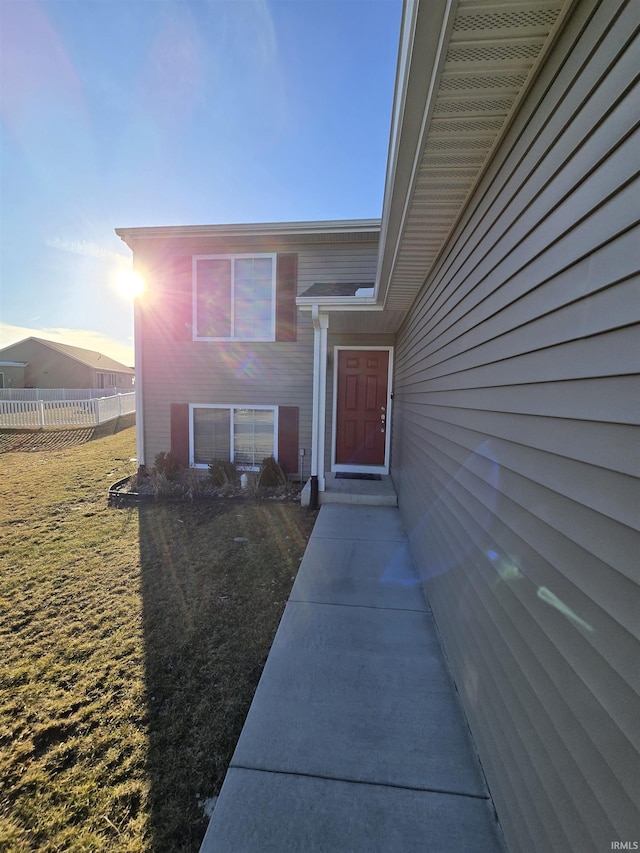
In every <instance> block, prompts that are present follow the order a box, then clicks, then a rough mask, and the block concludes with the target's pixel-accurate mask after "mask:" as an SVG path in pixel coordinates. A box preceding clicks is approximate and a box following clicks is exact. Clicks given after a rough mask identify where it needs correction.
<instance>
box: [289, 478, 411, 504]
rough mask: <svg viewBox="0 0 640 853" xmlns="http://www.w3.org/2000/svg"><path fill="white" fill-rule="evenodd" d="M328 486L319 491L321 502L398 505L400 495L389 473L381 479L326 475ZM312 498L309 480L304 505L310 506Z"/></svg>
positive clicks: (303, 500)
mask: <svg viewBox="0 0 640 853" xmlns="http://www.w3.org/2000/svg"><path fill="white" fill-rule="evenodd" d="M325 481H326V488H325V490H324V491H323V492H319V494H318V498H319V503H320V505H321V506H322V505H323V504H350V505H352V506H356V505H357V506H397V505H398V496H397V495H396V490H395V488H394V486H393V481H392V480H391V477H390V476H389V475H388V474H383V475H381V479H380V480H342V479H336V475H335V474H327V475H326V477H325ZM310 500H311V480H308V481H307V483H306V485H305V487H304V489H303V490H302V493H301V495H300V502H301V504H302V506H309V502H310Z"/></svg>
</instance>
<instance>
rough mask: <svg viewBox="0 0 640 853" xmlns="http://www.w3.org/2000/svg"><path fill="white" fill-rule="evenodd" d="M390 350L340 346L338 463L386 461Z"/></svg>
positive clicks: (351, 463)
mask: <svg viewBox="0 0 640 853" xmlns="http://www.w3.org/2000/svg"><path fill="white" fill-rule="evenodd" d="M388 376H389V351H388V350H338V389H337V394H338V399H337V417H336V464H338V465H341V464H342V465H384V462H385V446H386V437H387V436H386V431H387V382H388Z"/></svg>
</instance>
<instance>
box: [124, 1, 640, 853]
mask: <svg viewBox="0 0 640 853" xmlns="http://www.w3.org/2000/svg"><path fill="white" fill-rule="evenodd" d="M639 10H640V7H639V6H638V4H637V3H633V2H621V1H620V0H600V2H598V0H577V2H563V0H557V2H546V0H539V2H534V0H531V2H528V0H523V2H512V3H508V2H497V3H482V4H481V3H477V2H471V0H467V1H466V2H463V0H460V2H459V3H453V4H451V3H447V2H444V0H442V2H441V0H430V2H424V0H423V2H418V1H417V0H409V2H407V3H406V5H405V9H404V16H403V25H402V33H401V44H400V56H399V64H398V75H397V86H396V96H395V103H394V111H393V124H392V132H391V144H390V149H389V162H388V170H387V180H386V190H385V201H384V208H383V215H382V221H381V223H376V222H344V223H339V222H338V223H335V222H334V223H296V224H284V225H256V226H249V225H245V226H235V227H221V226H214V227H202V228H199V227H194V228H137V229H122V230H119V231H118V233H119V234H120V236H121V237H122V238H123V239H124V240H125V241H126V242H127V243H128V244H129V245H130V246H131V247H132V249H133V250H134V257H135V262H136V264H137V266H138V267H139V268H140V269H141V270H142V271H143V272H144V273H145V274H146V276H147V277H148V279H149V287H148V295H147V296H145V297H144V299H143V300H142V301H141V302H140V303H139V304H138V306H137V315H136V335H137V347H138V350H137V358H138V362H137V366H138V369H139V370H140V379H141V382H140V383H139V385H140V386H141V387H139V389H138V390H139V392H140V393H141V395H142V405H140V401H139V405H138V411H139V412H142V413H143V418H144V427H143V430H141V431H140V433H139V441H140V445H139V453H140V459H141V461H146V462H147V463H148V464H152V463H153V459H154V454H155V453H157V452H159V451H161V450H169V449H172V450H174V452H176V453H177V454H178V455H179V456H180V457H181V458H182V459H183V460H184V461H186V462H188V463H189V464H193V465H205V464H206V461H207V460H208V459H209V458H210V457H211V456H212V455H218V454H220V455H222V456H224V457H225V458H235V459H236V461H238V462H240V463H241V464H243V465H251V464H252V463H254V462H256V461H258V460H259V459H260V457H261V456H262V455H266V454H267V453H268V452H269V451H272V452H274V453H275V455H276V456H279V457H280V458H281V459H282V460H283V461H284V462H285V464H286V467H287V468H288V470H289V471H290V472H295V471H296V470H298V466H297V465H296V456H297V455H298V454H299V452H301V449H304V450H305V456H304V457H302V458H303V461H304V462H305V464H306V465H307V466H309V465H310V466H311V472H312V473H313V474H314V476H315V477H316V478H317V484H318V488H319V489H320V491H322V489H323V487H324V477H325V472H326V471H328V470H331V469H335V468H343V467H347V468H349V467H350V468H352V469H356V470H364V471H382V472H385V471H389V472H390V473H391V476H392V477H393V480H394V483H395V486H396V489H397V492H398V500H399V507H400V511H401V513H402V515H403V518H404V521H405V524H406V527H407V530H408V533H409V538H410V542H411V547H412V550H413V553H414V556H415V558H416V562H417V565H418V567H419V570H420V572H421V575H422V579H423V582H424V586H425V589H426V592H427V595H428V597H429V601H430V603H431V606H432V608H433V611H434V614H435V617H436V619H437V623H438V626H439V629H440V632H441V635H442V639H443V642H444V645H445V649H446V652H447V655H448V658H449V661H450V663H451V667H452V669H453V673H454V676H455V679H456V683H457V686H458V690H459V692H460V697H461V699H462V702H463V704H464V707H465V710H466V713H467V716H468V719H469V723H470V726H471V729H472V731H473V734H474V737H475V741H476V744H477V747H478V750H479V754H480V758H481V760H482V763H483V767H484V769H485V772H486V775H487V779H488V782H489V786H490V789H491V792H492V795H493V799H494V802H495V805H496V808H497V810H498V814H499V817H500V820H501V824H502V827H503V829H504V831H505V833H506V838H507V842H508V844H509V849H510V850H511V851H522V853H530V851H532V850H535V851H545V853H546V851H566V850H575V851H581V852H582V851H603V850H609V849H614V844H618V845H619V844H623V843H633V842H635V841H637V840H638V839H639V837H640V817H639V815H640V812H639V802H638V791H639V787H638V779H640V762H639V752H638V747H639V739H640V727H639V720H640V700H639V688H640V686H639V680H638V672H639V670H638V662H639V660H640V644H639V642H638V613H639V612H640V596H639V590H638V580H639V577H638V553H639V544H640V543H639V538H638V505H639V501H638V489H637V475H638V469H639V467H640V466H639V464H638V463H639V454H638V444H637V440H638V432H637V424H638V420H639V415H640V411H639V408H640V388H639V384H638V367H639V358H638V353H639V347H638V334H637V332H638V322H639V320H640V316H639V315H640V295H639V291H638V269H639V266H640V263H639V260H640V253H639V252H638V245H640V228H639V219H640V217H639V207H640V192H639V189H640V188H639V187H638V166H639V160H638V151H640V145H639V143H640V140H639V139H638V130H637V128H638V114H639V111H638V105H639V99H638V84H637V71H638V57H639V53H638V29H639V23H640V21H639V17H640V11H639ZM294 289H295V292H296V293H297V300H296V301H297V306H298V313H297V316H296V318H295V321H294V314H293V311H292V291H293V290H294ZM336 384H337V393H336V394H335V395H334V391H333V389H334V385H336ZM389 424H391V427H390V428H389ZM309 456H310V457H311V458H310V459H309ZM298 458H299V455H298ZM304 473H305V474H307V473H309V467H306V468H305V470H304Z"/></svg>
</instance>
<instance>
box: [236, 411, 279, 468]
mask: <svg viewBox="0 0 640 853" xmlns="http://www.w3.org/2000/svg"><path fill="white" fill-rule="evenodd" d="M273 415H274V413H273V411H272V410H270V409H235V410H234V413H233V425H234V430H233V447H234V461H235V463H236V465H246V466H248V467H256V466H258V465H260V464H261V463H262V460H263V459H264V458H265V457H266V456H272V455H273V426H274V417H273Z"/></svg>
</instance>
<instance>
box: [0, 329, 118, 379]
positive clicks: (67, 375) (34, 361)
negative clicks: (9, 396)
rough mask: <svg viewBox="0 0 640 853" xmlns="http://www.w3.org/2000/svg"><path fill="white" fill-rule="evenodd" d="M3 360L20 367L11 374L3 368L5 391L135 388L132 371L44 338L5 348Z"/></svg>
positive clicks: (106, 358)
mask: <svg viewBox="0 0 640 853" xmlns="http://www.w3.org/2000/svg"><path fill="white" fill-rule="evenodd" d="M0 359H3V361H4V362H5V363H6V361H13V362H20V364H21V367H16V368H14V369H13V372H11V373H9V370H8V368H3V367H1V366H0V372H2V371H4V373H5V376H4V387H6V388H9V387H12V388H97V389H100V388H105V389H116V390H117V391H122V392H125V391H131V390H132V389H133V387H134V380H135V371H134V369H133V368H132V367H127V366H126V365H124V364H120V362H119V361H115V360H114V359H113V358H109V356H106V355H103V354H102V353H99V352H94V351H93V350H88V349H82V348H81V347H73V346H70V345H69V344H59V343H55V342H54V341H46V340H44V339H43V338H25V340H23V341H18V343H15V344H11V345H10V346H8V347H4V348H3V349H0ZM1 364H2V362H0V365H1Z"/></svg>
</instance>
